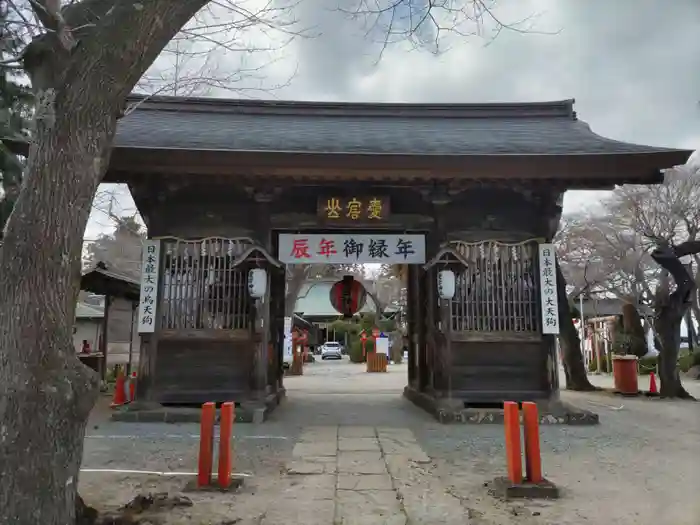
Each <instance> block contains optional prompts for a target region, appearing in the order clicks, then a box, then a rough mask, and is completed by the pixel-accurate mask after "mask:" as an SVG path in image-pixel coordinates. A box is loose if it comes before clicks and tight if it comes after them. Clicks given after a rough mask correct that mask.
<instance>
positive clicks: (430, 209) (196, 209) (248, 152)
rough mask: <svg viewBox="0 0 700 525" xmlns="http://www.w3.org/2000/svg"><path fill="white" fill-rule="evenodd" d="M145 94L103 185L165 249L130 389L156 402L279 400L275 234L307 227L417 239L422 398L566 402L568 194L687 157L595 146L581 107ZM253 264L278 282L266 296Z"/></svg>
mask: <svg viewBox="0 0 700 525" xmlns="http://www.w3.org/2000/svg"><path fill="white" fill-rule="evenodd" d="M134 102H138V104H139V105H138V107H137V108H136V109H135V110H134V111H132V112H130V113H129V115H128V116H127V117H125V118H124V119H123V120H122V121H121V123H120V127H119V130H118V134H117V138H116V145H115V151H114V152H113V154H112V158H111V164H110V170H109V172H108V175H107V180H106V182H126V183H128V185H129V188H130V190H131V192H132V195H133V197H134V200H135V202H136V204H137V206H138V208H139V210H140V212H141V214H142V216H143V217H144V220H145V221H146V223H147V226H148V231H149V236H150V238H151V239H152V240H151V241H149V242H151V243H152V244H151V245H148V246H152V247H151V248H148V249H149V250H151V251H152V253H153V254H156V253H157V254H158V257H155V256H154V257H152V259H151V261H156V262H157V264H156V265H154V266H152V267H151V268H150V269H151V270H153V272H152V273H151V274H150V277H148V276H146V277H145V278H147V277H148V278H149V279H150V280H151V281H153V283H152V284H153V286H150V285H149V286H150V287H149V288H148V289H149V290H152V292H151V293H150V295H149V294H144V293H143V290H144V289H145V288H142V313H146V312H147V311H148V312H150V313H151V314H152V316H151V317H150V319H151V320H152V323H151V324H150V325H146V324H144V325H143V326H142V337H141V340H142V347H141V358H140V367H141V370H140V371H139V372H140V373H139V384H138V389H137V397H138V400H139V401H143V402H147V403H201V402H205V401H228V400H234V401H236V402H237V403H240V404H241V406H242V407H245V406H248V405H250V406H253V407H260V406H262V405H264V406H267V407H268V408H269V407H271V406H273V405H275V404H276V403H277V402H278V401H279V399H280V398H281V397H282V396H283V394H284V385H283V374H282V352H283V340H284V329H283V324H284V316H285V312H284V308H285V301H284V295H285V273H284V271H283V270H284V261H287V262H288V257H289V253H287V251H286V249H283V247H282V244H283V243H282V241H281V239H283V236H284V235H287V236H289V235H297V236H299V235H301V236H304V235H312V234H329V235H330V234H336V235H342V234H346V235H350V234H352V235H355V234H357V235H370V236H371V235H375V236H376V235H386V236H391V235H394V236H396V235H416V236H420V237H421V238H423V239H424V243H425V249H424V253H423V258H422V259H421V260H420V261H417V262H415V263H414V264H410V265H409V266H408V271H407V272H406V273H407V281H408V312H407V318H408V331H409V333H408V340H409V359H408V370H409V371H408V380H407V386H406V390H405V394H406V395H407V397H409V398H410V399H411V400H413V401H414V402H416V403H418V404H420V405H421V406H424V407H425V408H427V409H429V410H432V411H436V410H438V409H439V408H440V406H441V405H446V404H447V405H453V404H456V405H459V406H464V405H469V404H484V403H485V404H499V403H502V402H503V400H505V399H509V400H515V401H522V400H533V399H553V398H556V396H557V394H558V388H559V385H558V380H557V377H558V375H557V370H556V366H555V363H556V356H555V342H554V337H555V335H554V334H555V333H556V330H554V331H553V330H552V329H548V330H544V329H543V328H544V327H543V310H542V305H543V304H544V303H543V302H542V301H543V300H544V299H543V297H544V296H543V288H542V286H541V285H542V282H543V274H542V273H541V270H542V269H541V268H540V265H539V260H540V259H538V250H539V252H540V253H539V257H540V258H541V246H542V245H543V243H545V244H546V243H549V242H551V239H552V237H553V236H554V234H555V232H556V229H557V225H558V222H559V217H560V214H561V210H562V197H563V193H564V192H565V191H566V190H567V189H608V188H612V187H613V186H614V185H615V184H622V183H644V184H647V183H655V182H659V181H660V180H661V177H662V176H661V174H660V171H659V170H660V169H662V168H667V167H671V166H673V165H676V164H680V163H682V162H685V159H686V158H687V156H688V155H689V152H686V151H679V150H670V149H661V148H652V147H647V146H637V145H632V144H625V143H621V142H615V141H612V140H608V139H605V138H602V137H599V136H598V135H595V134H594V133H593V132H591V131H590V129H589V128H588V126H587V125H585V123H583V122H581V121H579V120H578V119H577V117H576V114H575V112H574V111H573V104H572V101H562V102H549V103H531V104H473V105H469V104H463V105H459V104H452V105H408V104H405V105H402V104H334V103H302V102H266V101H262V102H260V101H229V100H214V99H188V98H184V99H180V98H171V97H162V98H161V97H152V98H150V99H148V100H145V101H144V100H136V99H135V100H134ZM363 199H364V200H363ZM367 199H370V200H371V199H374V201H377V202H379V201H381V202H382V203H384V208H383V209H384V211H385V213H383V214H379V215H381V216H379V215H378V214H377V210H376V209H374V212H372V211H371V207H370V205H369V202H370V200H367ZM363 202H364V203H366V204H367V205H366V206H365V207H364V208H363V207H360V208H358V206H357V203H360V204H361V203H363ZM320 203H325V205H324V206H321V204H320ZM389 204H390V206H389ZM375 208H376V202H375ZM358 209H360V210H361V212H360V213H355V212H353V211H352V210H355V211H357V210H358ZM323 210H325V211H326V213H325V215H324V213H322V211H323ZM329 210H335V212H336V213H334V214H329V213H328V211H329ZM362 210H364V211H362ZM285 242H286V241H285ZM285 246H287V245H285ZM287 248H288V246H287ZM146 256H147V254H145V257H146ZM552 257H553V255H552ZM551 260H554V259H551ZM144 262H145V263H146V262H147V261H146V259H144ZM377 262H381V261H377ZM252 268H259V269H263V270H265V275H266V279H267V283H266V287H265V293H264V295H263V297H261V298H257V299H254V298H252V297H251V295H250V293H249V288H248V281H247V279H248V275H249V272H250V270H251V269H252ZM444 268H449V269H450V271H451V272H453V274H454V275H455V282H454V284H455V290H454V295H453V296H452V297H451V298H449V299H441V298H440V297H439V295H438V291H437V286H438V284H437V274H438V272H439V271H440V270H441V269H444ZM549 271H552V270H551V269H550V270H549ZM144 275H146V274H144ZM156 281H157V284H155V282H156ZM143 286H146V283H145V281H144V283H143ZM550 292H551V291H550ZM147 301H152V302H153V308H152V309H151V310H148V309H147V308H146V306H149V305H147V304H146V302H147ZM146 317H148V316H146ZM145 320H146V318H144V319H143V321H145ZM548 322H551V323H554V321H552V320H550V321H548ZM557 322H558V321H557ZM555 324H556V323H555ZM550 328H552V327H550ZM554 328H556V327H554Z"/></svg>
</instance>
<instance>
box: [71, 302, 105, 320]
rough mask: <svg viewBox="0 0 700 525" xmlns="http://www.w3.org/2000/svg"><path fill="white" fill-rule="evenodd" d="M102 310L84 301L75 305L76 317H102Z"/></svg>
mask: <svg viewBox="0 0 700 525" xmlns="http://www.w3.org/2000/svg"><path fill="white" fill-rule="evenodd" d="M104 315H105V314H104V311H103V310H102V309H101V308H96V307H94V306H89V305H87V304H85V303H78V304H77V305H76V307H75V317H76V319H102V318H103V317H104Z"/></svg>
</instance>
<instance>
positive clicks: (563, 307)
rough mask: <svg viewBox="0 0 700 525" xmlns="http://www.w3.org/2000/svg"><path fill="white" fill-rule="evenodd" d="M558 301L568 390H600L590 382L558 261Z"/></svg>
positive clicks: (561, 344)
mask: <svg viewBox="0 0 700 525" xmlns="http://www.w3.org/2000/svg"><path fill="white" fill-rule="evenodd" d="M556 266H557V301H558V303H559V305H558V307H559V346H561V353H562V361H563V363H562V364H563V365H564V376H565V377H566V388H567V390H578V391H584V392H589V391H593V390H598V389H597V388H596V387H595V386H593V385H592V384H591V382H590V381H589V380H588V374H587V372H586V365H585V363H584V362H583V354H582V353H581V340H580V338H579V336H578V331H577V330H576V327H575V326H574V321H573V318H572V316H571V306H570V305H569V300H568V297H567V296H566V280H565V279H564V274H563V273H562V271H561V267H560V266H559V262H558V261H557V265H556Z"/></svg>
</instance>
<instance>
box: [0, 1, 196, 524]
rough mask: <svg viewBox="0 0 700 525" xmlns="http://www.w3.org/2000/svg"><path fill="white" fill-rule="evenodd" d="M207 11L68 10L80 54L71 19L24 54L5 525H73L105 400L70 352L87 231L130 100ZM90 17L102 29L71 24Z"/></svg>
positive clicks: (1, 260) (177, 7) (0, 446)
mask: <svg viewBox="0 0 700 525" xmlns="http://www.w3.org/2000/svg"><path fill="white" fill-rule="evenodd" d="M206 3H207V2H206V1H205V0H196V1H195V0H179V1H178V2H171V1H170V0H153V1H151V2H144V3H142V4H139V6H140V8H139V9H135V8H134V5H132V4H131V3H114V2H111V1H109V2H102V3H101V4H99V3H97V2H96V0H92V1H86V2H80V3H77V4H73V5H72V6H71V9H67V10H66V11H65V19H66V21H67V23H68V25H72V26H73V27H79V26H80V27H82V29H81V30H78V31H75V33H74V34H72V35H71V36H70V39H73V38H75V39H77V41H78V45H76V46H72V45H67V44H66V39H65V38H64V37H65V35H62V34H61V33H62V32H63V31H65V28H64V25H63V23H64V20H63V17H61V26H60V27H59V28H58V29H57V30H56V31H54V32H49V33H47V34H46V35H44V36H42V37H40V38H39V39H37V40H36V41H35V42H34V43H32V44H30V49H28V51H27V53H26V54H25V65H26V66H27V67H28V68H29V71H28V72H29V74H30V76H31V79H32V83H33V89H34V90H35V92H36V93H37V111H36V115H35V121H34V130H33V134H32V144H31V146H30V149H29V157H28V162H27V168H26V170H25V175H24V181H23V186H22V189H21V191H20V194H19V196H18V198H17V201H16V203H15V206H14V209H13V212H12V214H11V215H10V218H9V221H8V223H7V225H6V231H5V237H4V239H3V241H4V242H3V245H2V248H0V268H2V272H1V273H0V297H1V298H2V301H0V356H2V359H0V422H2V426H1V428H0V479H2V483H0V523H3V524H5V523H7V524H8V525H9V524H12V525H14V524H18V525H24V524H41V525H69V524H72V523H74V522H75V518H76V498H77V484H78V475H79V469H80V462H81V459H82V450H83V438H84V433H85V426H86V422H87V418H88V415H89V413H90V410H91V409H92V407H93V405H94V403H95V401H96V399H97V395H98V389H97V377H96V374H95V373H94V372H92V371H91V370H89V369H88V368H86V367H85V366H84V365H82V364H81V363H80V362H79V360H78V359H77V358H76V356H75V350H74V348H73V341H72V327H73V323H74V316H75V302H76V298H77V295H78V291H79V287H80V286H79V283H80V262H81V252H82V236H83V232H84V231H85V226H86V224H87V220H88V216H89V213H90V208H91V204H92V198H93V196H94V194H95V191H96V190H97V186H98V185H99V183H100V181H101V180H102V177H103V176H104V173H105V171H106V169H107V166H108V163H109V152H110V148H111V144H112V140H113V137H114V133H115V130H116V122H117V116H118V115H119V113H120V112H121V110H122V107H123V104H124V101H125V98H126V95H127V94H128V93H129V92H130V91H131V89H132V88H133V86H134V85H135V83H136V81H137V80H138V79H139V78H140V77H141V75H142V74H143V72H144V71H145V69H146V68H147V67H148V66H149V65H150V64H151V63H152V62H153V61H154V60H155V58H156V57H157V55H158V54H159V53H160V51H161V50H162V48H163V47H164V46H165V44H166V43H167V42H168V41H169V40H170V39H171V38H172V37H173V36H174V35H175V33H176V32H177V31H178V30H179V29H180V28H181V27H182V26H183V25H184V24H185V23H186V22H187V21H188V20H189V19H190V18H191V17H192V16H193V15H194V14H195V13H196V12H197V11H198V10H199V9H200V8H201V7H202V6H203V5H205V4H206ZM37 5H39V4H37ZM81 9H82V11H81ZM107 11H109V13H107ZM53 15H55V13H54V14H53ZM53 15H52V13H50V12H48V11H47V13H46V16H53ZM59 16H60V15H59ZM81 17H82V18H87V19H90V18H91V17H92V18H93V20H92V23H90V24H73V22H74V21H75V20H76V19H77V18H81ZM68 32H70V30H68ZM70 39H69V40H70ZM78 503H80V502H79V501H78Z"/></svg>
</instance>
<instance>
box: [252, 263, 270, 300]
mask: <svg viewBox="0 0 700 525" xmlns="http://www.w3.org/2000/svg"><path fill="white" fill-rule="evenodd" d="M265 292H267V272H266V271H265V270H263V269H262V268H253V269H252V270H250V271H249V272H248V293H250V296H251V297H253V298H255V299H259V298H261V297H264V296H265Z"/></svg>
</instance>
